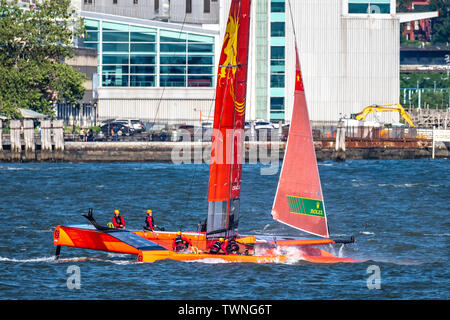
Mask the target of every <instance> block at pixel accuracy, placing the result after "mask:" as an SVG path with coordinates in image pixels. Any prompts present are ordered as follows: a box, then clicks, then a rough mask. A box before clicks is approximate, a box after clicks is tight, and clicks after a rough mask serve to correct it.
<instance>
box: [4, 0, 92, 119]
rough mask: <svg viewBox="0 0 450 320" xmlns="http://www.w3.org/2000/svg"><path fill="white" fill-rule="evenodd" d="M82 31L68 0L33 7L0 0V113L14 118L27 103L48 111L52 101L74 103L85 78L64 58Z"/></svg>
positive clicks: (35, 108) (49, 113)
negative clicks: (66, 62)
mask: <svg viewBox="0 0 450 320" xmlns="http://www.w3.org/2000/svg"><path fill="white" fill-rule="evenodd" d="M83 33H84V27H83V24H82V21H81V19H80V18H79V17H78V16H77V15H76V14H75V11H74V10H73V9H72V8H71V6H70V0H43V1H40V2H39V3H37V4H36V5H35V6H33V7H31V6H30V7H28V6H26V7H24V5H20V4H18V2H17V0H15V1H6V0H0V112H1V113H3V114H6V115H7V116H8V117H13V118H15V117H18V115H19V114H18V108H26V109H32V110H35V111H37V112H41V113H44V114H47V115H53V112H54V111H53V109H52V104H53V103H56V102H57V101H63V102H68V103H77V100H79V99H81V98H82V97H83V94H84V91H85V89H84V87H83V82H84V81H85V80H86V77H85V76H84V75H83V74H81V73H80V72H78V71H77V70H75V69H73V68H72V67H71V66H69V65H67V64H65V63H64V61H65V59H66V58H70V57H72V56H73V50H74V49H73V42H74V39H76V38H77V37H79V36H81V35H82V34H83Z"/></svg>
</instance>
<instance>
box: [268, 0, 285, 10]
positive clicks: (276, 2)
mask: <svg viewBox="0 0 450 320" xmlns="http://www.w3.org/2000/svg"><path fill="white" fill-rule="evenodd" d="M270 12H285V0H272V1H270Z"/></svg>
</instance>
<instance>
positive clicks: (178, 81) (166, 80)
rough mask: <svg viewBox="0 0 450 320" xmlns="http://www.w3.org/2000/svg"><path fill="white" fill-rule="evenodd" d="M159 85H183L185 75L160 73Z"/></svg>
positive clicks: (184, 84) (184, 83)
mask: <svg viewBox="0 0 450 320" xmlns="http://www.w3.org/2000/svg"><path fill="white" fill-rule="evenodd" d="M159 86H160V87H185V86H186V77H185V76H172V75H161V76H160V77H159Z"/></svg>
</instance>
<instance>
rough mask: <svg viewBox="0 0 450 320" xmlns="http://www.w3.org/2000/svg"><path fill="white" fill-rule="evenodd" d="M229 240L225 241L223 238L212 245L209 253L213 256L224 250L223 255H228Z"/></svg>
mask: <svg viewBox="0 0 450 320" xmlns="http://www.w3.org/2000/svg"><path fill="white" fill-rule="evenodd" d="M227 245H228V239H227V240H224V239H223V238H219V240H217V241H216V242H214V243H212V244H211V245H210V246H209V253H211V254H219V253H221V252H220V251H221V250H222V253H223V254H228V252H227Z"/></svg>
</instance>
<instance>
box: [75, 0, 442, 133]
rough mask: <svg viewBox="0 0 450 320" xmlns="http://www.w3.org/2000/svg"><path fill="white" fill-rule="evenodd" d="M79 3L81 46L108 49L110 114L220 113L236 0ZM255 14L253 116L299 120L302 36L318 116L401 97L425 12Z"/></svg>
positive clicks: (105, 106)
mask: <svg viewBox="0 0 450 320" xmlns="http://www.w3.org/2000/svg"><path fill="white" fill-rule="evenodd" d="M74 4H75V5H76V6H78V8H79V10H80V14H81V16H83V17H84V18H85V21H86V28H87V31H88V35H89V37H88V38H86V39H84V40H83V41H81V42H80V43H79V45H80V46H86V47H90V48H95V49H97V52H98V88H97V90H98V116H99V118H100V119H106V118H138V119H143V120H146V121H149V122H168V123H189V124H198V123H199V121H205V120H206V121H207V120H208V119H209V120H210V117H211V115H212V114H213V108H214V97H215V82H216V79H215V73H216V70H217V63H218V58H219V54H220V48H221V45H222V43H221V42H222V38H223V32H224V29H225V26H226V17H227V16H228V9H229V4H230V0H221V1H214V0H202V1H200V0H197V1H188V0H171V1H164V0H160V1H157V0H145V1H144V0H96V1H91V0H77V1H74ZM425 14H428V15H427V17H431V16H436V15H437V14H436V13H420V14H419V15H422V16H423V15H425ZM252 17H253V20H252V25H251V32H252V35H251V39H250V41H251V43H250V55H249V64H250V65H249V77H248V78H249V83H248V93H247V119H248V120H256V119H265V120H271V121H273V122H278V121H285V122H289V121H290V114H291V106H292V102H293V90H294V82H293V80H292V79H294V68H291V67H290V66H292V65H295V51H294V43H295V42H294V37H296V40H297V43H298V44H299V52H300V60H301V64H302V72H303V77H304V82H305V88H306V96H307V100H308V105H309V106H310V118H311V120H312V121H313V122H330V121H331V122H336V121H337V120H338V119H339V118H340V117H345V116H349V115H350V114H351V113H355V112H359V111H360V110H362V109H363V108H364V107H366V106H368V105H371V104H388V103H396V102H399V92H400V88H399V74H400V63H399V61H400V58H399V56H400V23H403V22H408V21H410V20H411V19H418V18H419V19H420V17H418V16H414V17H412V16H407V14H400V13H396V3H395V0H301V1H297V0H296V1H290V5H289V2H287V1H286V0H258V1H253V2H252ZM293 24H294V28H293ZM294 29H295V33H294ZM383 117H384V118H386V117H387V118H392V121H396V120H398V117H397V115H396V114H392V115H384V116H383ZM386 121H389V120H386Z"/></svg>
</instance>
